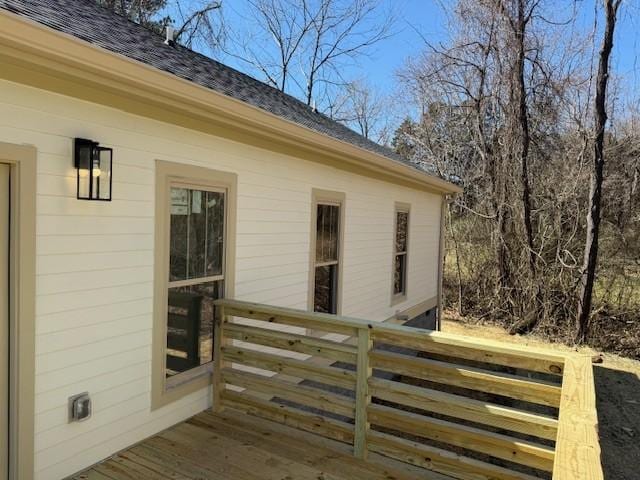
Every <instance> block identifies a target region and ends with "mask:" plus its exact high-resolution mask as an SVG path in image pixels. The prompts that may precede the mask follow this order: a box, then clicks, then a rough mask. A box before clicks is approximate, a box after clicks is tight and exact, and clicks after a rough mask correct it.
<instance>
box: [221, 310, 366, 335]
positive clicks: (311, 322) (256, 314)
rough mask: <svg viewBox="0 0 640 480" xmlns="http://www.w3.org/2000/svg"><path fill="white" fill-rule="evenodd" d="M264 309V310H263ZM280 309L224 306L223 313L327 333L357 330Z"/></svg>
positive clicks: (308, 314) (313, 315) (313, 316)
mask: <svg viewBox="0 0 640 480" xmlns="http://www.w3.org/2000/svg"><path fill="white" fill-rule="evenodd" d="M265 310H266V311H265ZM278 312H280V309H276V308H269V309H261V310H258V309H256V308H254V309H251V308H247V309H244V308H238V307H232V306H229V307H225V313H226V314H227V315H230V316H233V317H242V318H250V319H254V320H261V321H263V322H268V323H280V324H282V325H291V326H294V327H302V328H307V329H310V330H319V331H324V332H327V333H338V334H341V335H347V336H355V335H356V332H357V331H358V329H357V327H355V326H352V325H349V324H342V323H341V322H335V321H334V322H327V320H326V319H325V318H323V317H320V318H317V317H316V315H320V314H311V313H307V314H306V315H300V316H297V315H296V314H297V313H298V310H293V311H291V312H280V313H278Z"/></svg>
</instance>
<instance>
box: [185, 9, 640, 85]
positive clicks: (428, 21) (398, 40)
mask: <svg viewBox="0 0 640 480" xmlns="http://www.w3.org/2000/svg"><path fill="white" fill-rule="evenodd" d="M191 1H194V2H197V1H201V0H191ZM345 1H348V0H345ZM382 1H383V2H386V6H387V7H391V8H392V9H393V10H394V11H395V12H397V16H398V21H397V23H396V26H395V28H394V32H395V34H394V35H393V36H391V37H390V38H388V39H385V40H384V41H382V42H380V43H378V44H377V45H375V46H374V47H373V49H372V51H371V53H370V55H368V56H366V57H361V58H360V59H359V60H358V61H357V63H353V64H350V65H349V66H347V67H346V76H347V77H352V78H360V79H366V80H367V83H369V84H370V85H371V86H373V87H374V88H376V89H377V90H379V91H381V92H383V93H392V92H393V90H394V88H395V85H396V84H397V80H396V73H397V71H398V70H399V69H400V68H401V67H402V66H403V65H404V64H405V62H406V60H407V59H408V58H411V57H414V56H416V55H417V54H419V53H420V52H421V51H422V50H423V48H424V43H423V40H422V38H421V35H422V36H423V37H425V38H427V39H429V41H430V42H432V43H436V44H437V43H439V42H442V41H444V40H445V39H446V38H447V25H446V16H445V14H444V13H443V11H442V5H449V3H448V2H451V3H453V0H382ZM543 1H545V2H546V4H547V7H550V8H553V9H554V20H555V19H557V18H562V17H563V16H564V18H570V16H571V13H572V11H573V10H572V9H573V8H575V9H576V11H577V12H578V13H577V22H576V23H577V26H578V28H584V29H587V30H591V29H593V28H594V14H595V8H596V5H598V7H599V8H600V11H599V15H598V17H597V19H598V21H597V27H598V29H599V33H601V28H602V26H603V24H604V19H603V15H602V11H601V5H602V0H543ZM223 6H224V8H225V10H226V13H225V17H226V23H227V28H229V29H233V27H234V24H237V22H242V20H241V18H242V17H243V16H244V17H245V18H246V17H248V16H250V15H249V11H248V2H247V1H246V0H226V1H223ZM239 19H240V20H239ZM567 28H569V27H567ZM418 32H420V33H418ZM595 38H596V42H597V44H596V45H595V46H594V47H595V48H596V52H597V49H598V47H599V43H600V39H601V35H597V36H596V37H595ZM639 52H640V0H623V3H622V7H621V11H620V15H619V21H618V24H617V26H616V35H615V42H614V51H613V57H612V68H613V71H614V73H615V74H616V75H618V76H621V77H623V84H624V88H623V89H622V93H621V95H624V96H627V97H629V98H636V97H637V98H640V62H638V55H639ZM220 59H221V60H222V61H223V62H224V63H227V64H229V65H230V66H232V67H235V68H238V69H239V70H246V68H247V67H246V65H242V64H241V63H239V62H237V61H234V59H233V58H229V57H225V56H222V57H221V58H220Z"/></svg>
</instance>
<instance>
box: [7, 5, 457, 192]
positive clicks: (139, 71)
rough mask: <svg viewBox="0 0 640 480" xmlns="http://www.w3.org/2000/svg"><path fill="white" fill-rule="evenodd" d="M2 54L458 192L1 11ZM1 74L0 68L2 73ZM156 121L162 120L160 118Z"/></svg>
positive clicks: (372, 154) (454, 187)
mask: <svg viewBox="0 0 640 480" xmlns="http://www.w3.org/2000/svg"><path fill="white" fill-rule="evenodd" d="M0 53H1V54H2V56H3V57H5V58H8V59H11V60H12V61H15V62H16V63H20V64H21V65H24V64H29V65H30V66H32V67H34V68H39V69H44V70H47V71H52V73H55V74H56V75H57V76H64V77H69V78H71V77H73V78H74V79H75V80H76V81H80V80H81V81H86V82H90V83H91V84H98V85H103V86H104V88H109V89H110V91H118V90H119V91H120V92H121V94H122V95H125V96H127V97H132V96H135V97H136V98H139V99H141V100H142V101H146V102H151V101H153V102H155V103H160V104H164V105H166V107H167V108H170V109H171V111H174V110H182V111H184V113H185V114H191V115H194V114H197V115H198V116H199V117H200V118H202V117H205V118H211V119H212V121H214V120H215V122H218V123H220V122H226V123H227V124H228V125H229V126H230V127H233V128H238V129H241V130H246V131H247V132H250V133H252V134H255V135H263V136H271V137H272V138H273V140H274V141H278V142H283V141H288V142H290V143H291V144H292V145H296V146H298V147H300V148H308V149H311V150H313V151H317V152H318V153H319V154H322V155H329V156H333V157H334V158H336V159H339V160H340V161H341V162H349V163H351V164H355V165H359V166H361V167H365V168H367V167H368V168H370V169H373V170H378V171H379V172H380V173H382V174H384V175H386V176H389V177H390V178H398V179H404V180H405V181H407V182H409V183H411V184H414V185H415V186H416V187H418V186H422V188H424V189H426V190H429V191H433V192H436V193H440V194H457V193H460V192H462V189H461V188H460V187H458V186H457V185H454V184H453V183H450V182H447V181H445V180H442V179H440V178H438V177H435V176H432V175H429V174H427V173H424V172H421V171H419V170H417V169H415V168H413V167H411V166H409V165H405V164H403V163H400V162H397V161H394V160H391V159H389V158H387V157H385V156H383V155H380V154H377V153H375V152H372V151H369V150H366V149H364V148H361V147H359V146H356V145H353V144H350V143H347V142H344V141H342V140H338V139H336V138H333V137H330V136H328V135H325V134H323V133H320V132H317V131H315V130H312V129H310V128H307V127H305V126H303V125H300V124H297V123H294V122H291V121H289V120H287V119H284V118H282V117H279V116H277V115H274V114H272V113H270V112H268V111H266V110H263V109H260V108H258V107H254V106H253V105H250V104H248V103H245V102H242V101H240V100H237V99H235V98H232V97H229V96H227V95H224V94H222V93H220V92H217V91H215V90H211V89H209V88H206V87H203V86H200V85H198V84H195V83H193V82H190V81H188V80H185V79H182V78H180V77H177V76H175V75H173V74H171V73H168V72H163V71H161V70H158V69H156V68H154V67H151V66H149V65H146V64H144V63H141V62H138V61H135V60H133V59H130V58H128V57H126V56H124V55H120V54H117V53H114V52H111V51H109V50H106V49H103V48H100V47H98V46H95V45H93V44H91V43H88V42H85V41H83V40H81V39H79V38H76V37H73V36H71V35H67V34H65V33H62V32H59V31H57V30H54V29H51V28H49V27H47V26H45V25H42V24H39V23H37V22H35V21H32V20H31V19H29V18H26V17H22V16H20V15H16V14H14V13H12V12H9V11H7V10H0ZM1 75H2V73H1V72H0V76H1ZM160 120H164V119H163V118H160Z"/></svg>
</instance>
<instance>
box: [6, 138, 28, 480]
mask: <svg viewBox="0 0 640 480" xmlns="http://www.w3.org/2000/svg"><path fill="white" fill-rule="evenodd" d="M36 158H37V154H36V149H35V147H32V146H29V145H16V144H11V143H3V142H0V163H8V164H9V165H10V168H11V212H10V220H9V221H10V224H11V227H12V228H11V231H10V235H9V237H10V238H9V251H10V252H11V255H10V257H9V312H10V315H9V330H10V335H9V352H10V358H9V364H10V368H9V393H10V397H9V405H10V411H9V445H10V448H9V479H10V480H18V479H19V480H23V479H24V480H32V479H33V477H34V433H35V432H34V416H35V291H36V286H35V285H36V267H35V265H36ZM0 478H1V477H0Z"/></svg>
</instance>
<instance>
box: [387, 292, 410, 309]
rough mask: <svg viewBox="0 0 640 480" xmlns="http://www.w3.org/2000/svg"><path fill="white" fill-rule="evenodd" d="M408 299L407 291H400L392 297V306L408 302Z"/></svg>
mask: <svg viewBox="0 0 640 480" xmlns="http://www.w3.org/2000/svg"><path fill="white" fill-rule="evenodd" d="M406 301H407V294H406V293H399V294H396V295H393V296H392V297H391V306H392V307H393V306H395V305H398V304H400V303H402V302H406Z"/></svg>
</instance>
